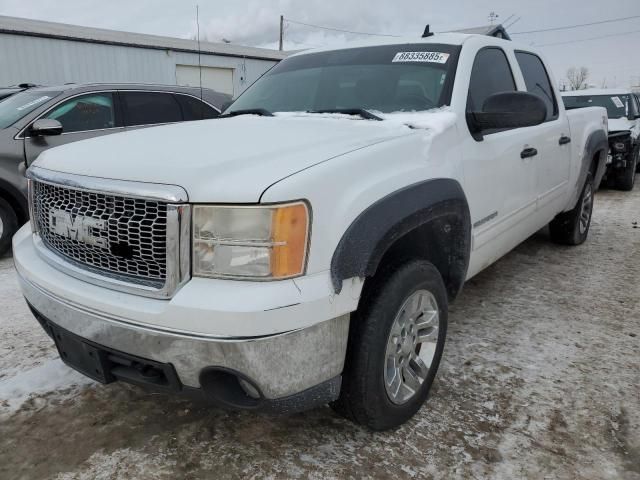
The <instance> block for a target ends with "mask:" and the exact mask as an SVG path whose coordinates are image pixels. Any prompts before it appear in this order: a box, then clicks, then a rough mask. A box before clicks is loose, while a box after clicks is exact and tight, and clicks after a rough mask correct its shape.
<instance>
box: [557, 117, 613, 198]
mask: <svg viewBox="0 0 640 480" xmlns="http://www.w3.org/2000/svg"><path fill="white" fill-rule="evenodd" d="M608 151H609V139H608V137H607V135H606V133H604V131H603V130H596V131H595V132H591V134H590V135H589V137H588V138H587V141H586V142H585V144H584V153H583V155H582V165H581V166H580V174H579V175H578V180H577V181H576V185H575V186H574V192H573V196H572V197H571V202H570V203H569V205H568V207H567V209H566V210H565V211H569V210H572V209H573V207H575V206H576V203H577V202H578V199H579V198H580V194H581V193H582V187H583V186H584V182H585V180H586V178H587V173H589V169H590V168H591V163H592V162H593V157H594V156H595V155H596V153H598V152H599V153H600V156H599V158H598V168H597V169H596V171H595V172H593V186H594V188H595V189H597V188H598V187H599V186H600V182H601V181H602V177H604V174H605V172H606V169H607V165H606V163H607V161H606V160H607V158H606V156H607V152H608Z"/></svg>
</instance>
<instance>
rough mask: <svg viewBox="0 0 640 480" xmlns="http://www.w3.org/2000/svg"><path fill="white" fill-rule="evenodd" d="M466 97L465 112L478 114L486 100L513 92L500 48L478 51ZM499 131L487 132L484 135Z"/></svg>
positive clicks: (505, 60)
mask: <svg viewBox="0 0 640 480" xmlns="http://www.w3.org/2000/svg"><path fill="white" fill-rule="evenodd" d="M469 82H470V83H469V94H468V96H467V112H478V111H481V110H482V106H483V105H484V102H485V100H486V99H487V98H489V97H490V96H491V95H494V94H496V93H501V92H515V91H516V90H517V88H516V82H515V80H514V78H513V73H512V72H511V66H510V65H509V60H507V56H506V55H505V53H504V51H503V50H502V49H501V48H497V47H487V48H483V49H482V50H480V51H479V52H478V53H477V55H476V58H475V60H474V62H473V67H472V69H471V78H470V81H469ZM498 131H501V130H489V131H485V132H483V133H484V134H485V135H487V134H491V133H496V132H498Z"/></svg>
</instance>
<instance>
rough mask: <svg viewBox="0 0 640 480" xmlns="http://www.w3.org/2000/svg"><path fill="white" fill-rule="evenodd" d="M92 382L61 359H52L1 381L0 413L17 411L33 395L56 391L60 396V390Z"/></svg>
mask: <svg viewBox="0 0 640 480" xmlns="http://www.w3.org/2000/svg"><path fill="white" fill-rule="evenodd" d="M91 383H94V382H93V380H91V379H89V378H87V377H85V376H84V375H81V374H80V373H78V372H76V371H75V370H72V369H71V368H69V367H67V366H66V365H65V364H64V363H62V361H61V360H60V359H55V360H50V361H48V362H46V363H43V364H42V365H39V366H37V367H35V368H32V369H30V370H27V371H25V372H22V373H19V374H17V375H15V376H13V377H10V378H8V379H6V380H3V381H1V382H0V413H13V412H16V411H17V410H18V409H19V408H20V406H21V405H22V404H23V403H24V402H26V401H27V400H29V398H31V397H32V396H37V395H40V394H43V393H48V392H54V391H56V392H57V394H56V395H57V396H58V397H59V396H60V395H62V393H61V392H59V390H63V389H66V388H69V387H75V386H84V385H89V384H91Z"/></svg>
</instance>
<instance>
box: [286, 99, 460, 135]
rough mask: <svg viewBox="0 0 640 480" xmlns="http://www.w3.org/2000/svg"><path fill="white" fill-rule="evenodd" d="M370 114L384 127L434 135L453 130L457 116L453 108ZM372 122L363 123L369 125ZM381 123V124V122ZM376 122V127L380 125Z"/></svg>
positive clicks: (346, 117) (319, 115) (312, 115)
mask: <svg viewBox="0 0 640 480" xmlns="http://www.w3.org/2000/svg"><path fill="white" fill-rule="evenodd" d="M369 112H370V113H372V114H373V115H376V116H377V117H380V118H382V120H383V121H384V124H383V125H386V126H393V127H409V128H416V129H421V130H429V131H430V132H431V133H432V134H433V135H438V134H440V133H442V132H444V131H445V130H447V129H449V128H451V127H452V126H453V125H455V123H456V114H455V113H453V112H452V111H451V108H450V107H448V106H446V107H442V108H433V109H431V110H424V111H421V112H392V113H382V112H379V111H377V110H369ZM274 116H275V117H280V118H326V119H332V120H349V121H353V120H358V121H362V120H364V119H363V118H361V117H359V116H357V115H345V114H344V113H310V112H275V113H274ZM369 122H371V120H365V121H363V122H362V123H363V124H368V123H369ZM380 123H381V122H380ZM380 123H377V122H376V125H378V126H379V125H380Z"/></svg>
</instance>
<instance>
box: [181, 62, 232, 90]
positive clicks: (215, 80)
mask: <svg viewBox="0 0 640 480" xmlns="http://www.w3.org/2000/svg"><path fill="white" fill-rule="evenodd" d="M176 83H177V84H178V85H183V86H186V87H199V86H200V69H199V67H198V66H197V65H195V66H194V65H176ZM202 86H203V87H206V88H211V89H213V90H216V91H217V92H221V93H228V94H229V95H233V69H231V68H217V67H202Z"/></svg>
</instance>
